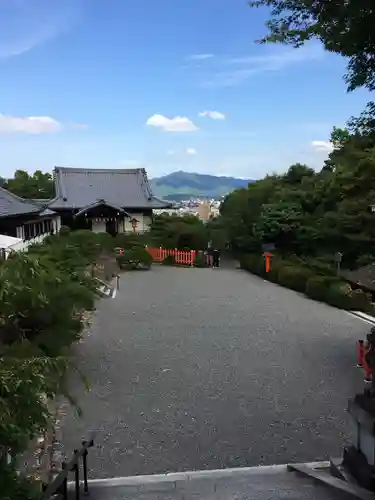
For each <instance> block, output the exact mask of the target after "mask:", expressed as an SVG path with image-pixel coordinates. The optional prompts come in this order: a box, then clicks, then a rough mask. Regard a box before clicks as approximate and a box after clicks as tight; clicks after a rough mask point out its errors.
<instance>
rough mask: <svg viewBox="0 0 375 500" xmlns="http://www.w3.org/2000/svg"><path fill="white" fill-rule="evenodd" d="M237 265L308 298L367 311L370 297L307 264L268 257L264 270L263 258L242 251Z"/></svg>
mask: <svg viewBox="0 0 375 500" xmlns="http://www.w3.org/2000/svg"><path fill="white" fill-rule="evenodd" d="M240 267H241V269H244V270H246V271H249V272H251V273H253V274H256V275H257V276H261V277H262V278H266V279H268V280H269V281H272V282H274V283H278V284H280V285H282V286H285V287H287V288H291V289H292V290H296V291H297V292H302V293H305V294H306V295H307V296H308V297H310V298H311V299H314V300H319V301H321V302H326V303H327V304H330V305H332V306H334V307H338V308H340V309H349V310H350V309H352V310H357V311H364V312H368V311H371V308H372V306H371V297H370V295H369V294H366V293H365V292H364V291H363V290H352V289H351V287H350V285H349V284H348V283H346V282H345V281H343V280H341V279H340V278H338V277H336V276H332V275H329V276H325V275H320V274H316V271H315V270H313V269H310V268H309V267H307V266H302V265H299V264H297V263H293V262H289V261H284V260H281V259H280V258H279V257H277V256H274V257H273V258H272V263H271V270H270V272H269V273H266V270H265V260H264V257H263V256H261V255H255V254H246V255H242V256H241V258H240Z"/></svg>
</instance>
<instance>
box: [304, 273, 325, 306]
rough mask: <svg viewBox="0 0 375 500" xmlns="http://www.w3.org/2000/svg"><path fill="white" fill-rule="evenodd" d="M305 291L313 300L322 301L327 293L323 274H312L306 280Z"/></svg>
mask: <svg viewBox="0 0 375 500" xmlns="http://www.w3.org/2000/svg"><path fill="white" fill-rule="evenodd" d="M305 293H306V295H307V296H308V297H310V298H312V299H314V300H321V301H324V300H325V297H326V293H327V283H326V278H325V277H324V276H312V277H311V278H309V279H308V280H307V283H306V290H305Z"/></svg>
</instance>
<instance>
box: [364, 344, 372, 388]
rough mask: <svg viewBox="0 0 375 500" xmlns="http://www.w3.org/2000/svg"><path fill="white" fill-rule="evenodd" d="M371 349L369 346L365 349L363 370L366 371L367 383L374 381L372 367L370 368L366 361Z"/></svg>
mask: <svg viewBox="0 0 375 500" xmlns="http://www.w3.org/2000/svg"><path fill="white" fill-rule="evenodd" d="M369 349H370V348H369V346H368V344H367V345H366V347H365V348H364V356H363V369H364V370H365V382H371V380H372V373H371V367H370V366H369V364H368V363H367V360H366V354H367V352H368V351H369Z"/></svg>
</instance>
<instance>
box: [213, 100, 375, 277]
mask: <svg viewBox="0 0 375 500" xmlns="http://www.w3.org/2000/svg"><path fill="white" fill-rule="evenodd" d="M374 110H375V108H374V106H373V104H372V103H370V104H369V106H368V107H367V108H366V110H365V112H364V113H362V114H361V115H360V117H358V118H352V119H350V120H349V122H348V127H347V128H345V129H338V128H334V130H333V132H332V137H331V141H332V143H333V150H332V152H331V153H330V154H329V157H328V159H327V161H326V163H325V166H324V167H323V169H322V170H321V171H320V172H314V171H313V170H312V169H310V168H308V167H307V166H304V165H299V164H297V165H292V166H291V167H290V168H289V169H288V171H287V172H286V173H285V174H284V175H273V176H267V177H265V178H264V179H262V180H259V181H256V182H254V183H251V184H250V185H249V187H248V189H241V190H237V191H234V192H233V193H232V194H230V195H229V196H228V197H227V198H226V200H225V201H224V203H223V205H222V207H221V219H220V220H219V221H218V222H217V223H218V224H220V225H221V226H222V227H224V228H225V231H226V235H227V237H228V239H229V240H230V243H231V244H232V246H233V248H234V249H235V250H237V251H239V252H254V251H255V252H260V251H261V250H262V245H263V244H265V243H273V244H275V246H276V250H277V251H278V252H280V253H282V254H296V255H299V256H303V257H306V258H309V259H320V260H322V261H325V262H327V263H328V262H330V263H331V264H332V263H333V259H334V255H335V253H336V252H341V253H343V254H344V256H343V266H347V267H349V268H353V267H356V266H357V265H358V264H359V263H360V262H361V263H363V258H364V256H366V259H367V260H370V261H371V260H372V259H375V243H374V242H375V223H374V222H375V221H374V218H375V217H374V214H373V213H372V212H371V210H370V205H372V204H375V175H374V172H375V119H374Z"/></svg>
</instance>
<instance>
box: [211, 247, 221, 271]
mask: <svg viewBox="0 0 375 500" xmlns="http://www.w3.org/2000/svg"><path fill="white" fill-rule="evenodd" d="M212 257H213V258H212V267H220V250H219V249H218V248H216V247H215V248H214V250H213V252H212Z"/></svg>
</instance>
